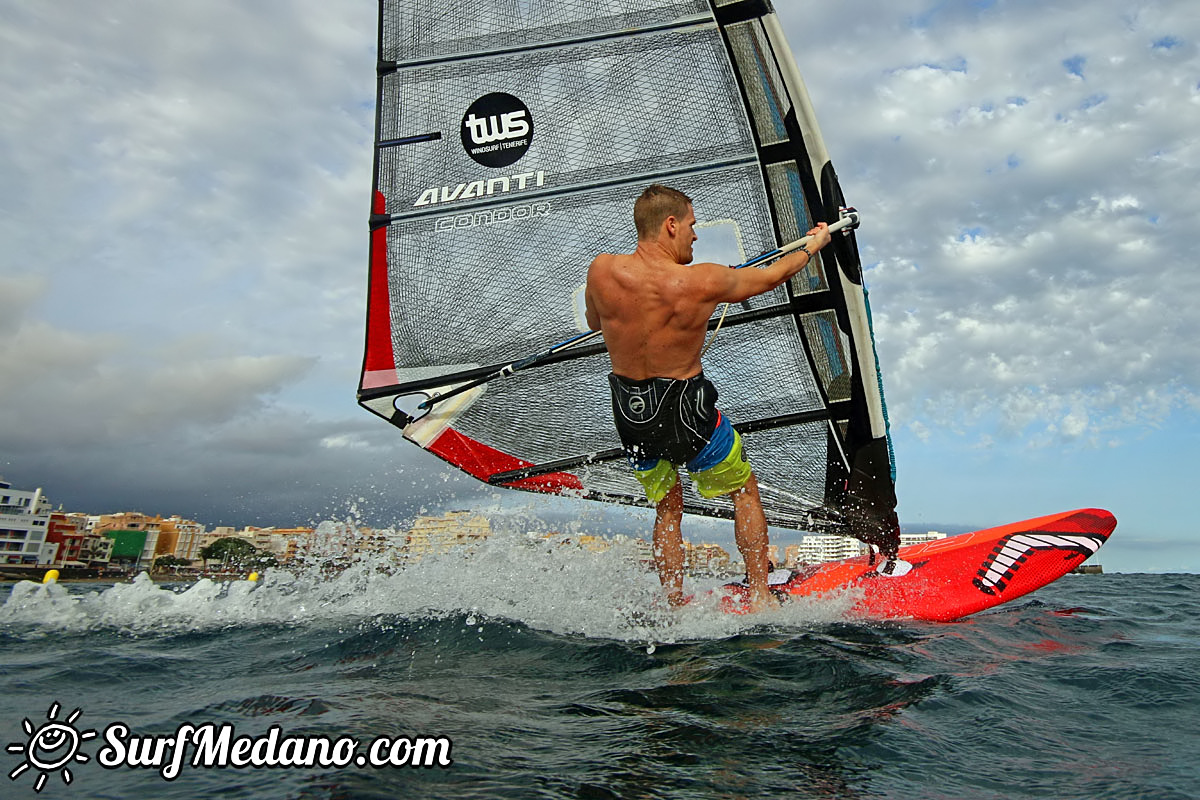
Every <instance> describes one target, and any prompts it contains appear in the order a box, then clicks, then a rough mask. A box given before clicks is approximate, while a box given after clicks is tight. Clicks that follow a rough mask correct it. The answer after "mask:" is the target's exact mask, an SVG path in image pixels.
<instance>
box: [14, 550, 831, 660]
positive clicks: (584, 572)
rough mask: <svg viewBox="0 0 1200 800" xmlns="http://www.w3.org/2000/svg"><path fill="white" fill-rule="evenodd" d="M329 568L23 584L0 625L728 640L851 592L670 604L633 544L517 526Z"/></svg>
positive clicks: (816, 617) (708, 597)
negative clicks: (278, 627)
mask: <svg viewBox="0 0 1200 800" xmlns="http://www.w3.org/2000/svg"><path fill="white" fill-rule="evenodd" d="M328 566H329V565H328V563H323V562H319V561H314V562H312V563H309V564H307V565H305V566H304V567H303V568H301V569H300V570H298V571H294V572H293V571H286V570H283V569H273V570H268V571H267V572H266V573H265V575H264V576H263V577H262V578H260V579H259V581H258V582H257V583H252V582H249V581H232V582H226V583H218V582H214V581H212V580H209V579H201V580H199V581H197V582H195V583H194V584H191V585H189V586H186V587H184V586H180V585H178V584H174V585H172V584H168V585H159V584H156V583H154V582H153V581H152V580H151V579H150V577H149V576H148V575H146V574H145V573H143V574H141V575H139V576H138V577H137V578H136V579H134V581H133V582H132V583H125V584H117V585H114V586H112V587H109V588H104V589H100V590H93V591H90V592H79V591H78V589H76V591H71V590H69V589H68V588H66V587H64V586H59V585H56V584H54V583H50V584H45V585H43V584H34V583H31V582H29V581H22V582H21V583H18V584H16V585H15V586H14V587H13V589H12V592H11V594H10V596H9V598H8V599H7V601H5V603H4V604H3V606H0V625H3V626H4V627H5V628H7V629H12V628H13V627H28V628H36V629H37V630H38V631H41V632H43V633H47V632H83V631H87V630H93V629H104V628H107V629H115V630H118V631H122V632H128V633H168V632H182V631H199V630H212V629H219V628H224V627H231V626H245V625H254V624H264V623H272V624H292V625H320V624H322V623H333V624H344V623H346V622H348V621H353V620H356V619H363V618H370V617H379V616H403V617H409V618H411V617H418V618H445V617H448V616H451V615H460V614H465V615H466V616H467V623H466V624H467V625H469V626H475V625H477V624H482V623H483V622H484V621H486V620H488V619H500V620H509V621H517V622H521V623H523V624H525V625H527V626H529V627H531V628H535V629H540V630H545V631H549V632H552V633H557V634H574V635H583V636H585V637H590V638H606V639H616V640H623V641H644V642H649V643H654V642H659V643H671V642H677V641H682V640H689V639H714V638H724V637H728V636H732V635H735V634H737V633H741V632H745V631H748V630H750V629H753V628H757V627H761V626H764V625H767V626H771V627H807V626H811V625H812V624H814V623H821V622H830V621H837V620H840V619H842V618H844V616H845V615H846V613H847V612H848V611H849V609H850V608H851V607H852V606H853V600H854V596H853V594H852V593H849V592H848V593H845V594H844V595H841V596H838V597H832V598H830V597H826V598H822V599H820V600H797V601H793V602H789V603H788V604H786V605H785V606H783V607H781V608H780V609H778V610H772V611H768V612H764V613H761V614H757V615H748V616H737V615H727V614H723V613H721V612H720V611H719V610H718V600H719V594H718V593H716V592H712V593H709V591H710V590H712V589H714V588H717V587H719V584H720V581H717V580H710V581H708V582H706V583H699V582H695V581H692V580H691V579H689V587H688V588H689V591H692V590H696V591H697V596H696V599H695V601H694V602H692V603H691V604H689V605H688V606H686V607H684V608H682V609H670V608H669V607H667V605H666V604H665V602H664V600H663V596H662V591H661V589H660V587H659V585H658V579H657V577H656V576H655V575H654V574H653V573H651V572H648V571H647V570H645V569H644V568H643V567H641V566H640V565H638V564H637V561H636V554H635V552H634V550H633V548H632V547H631V546H623V545H620V544H618V545H615V546H613V547H612V548H610V549H608V550H606V551H603V552H592V551H589V550H587V549H584V548H582V547H580V546H578V544H577V543H575V542H574V541H573V540H571V539H569V538H564V537H558V538H557V539H554V540H548V539H537V540H531V539H530V538H529V537H528V536H525V535H520V534H515V533H499V534H495V535H493V536H491V537H490V538H488V539H487V540H485V541H484V542H482V543H480V544H479V545H478V546H475V547H473V548H458V549H455V550H452V551H450V552H447V553H442V554H436V555H428V556H426V557H424V558H423V559H421V560H420V561H417V562H415V563H410V564H408V565H405V566H397V564H396V561H395V559H393V558H392V557H390V556H389V555H387V554H382V555H379V554H376V555H365V556H362V557H360V558H358V559H357V560H355V561H354V562H353V563H352V564H350V566H349V567H347V568H345V569H344V570H341V571H340V572H337V573H336V574H333V575H330V574H328V572H329V570H328Z"/></svg>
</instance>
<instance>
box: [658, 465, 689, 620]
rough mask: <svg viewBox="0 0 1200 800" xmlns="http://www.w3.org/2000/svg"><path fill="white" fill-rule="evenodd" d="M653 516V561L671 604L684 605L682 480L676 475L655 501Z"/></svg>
mask: <svg viewBox="0 0 1200 800" xmlns="http://www.w3.org/2000/svg"><path fill="white" fill-rule="evenodd" d="M657 510H658V514H657V516H656V517H655V519H654V564H655V566H656V567H657V568H658V579H659V580H660V581H661V582H662V585H663V588H664V589H666V590H667V601H668V602H669V603H670V604H671V605H672V606H681V605H683V534H682V532H681V531H680V525H681V524H682V523H683V483H682V482H681V481H680V480H678V479H676V480H675V485H674V486H672V487H671V489H670V491H668V492H667V494H666V496H665V497H664V498H663V499H662V500H660V501H658V506H657Z"/></svg>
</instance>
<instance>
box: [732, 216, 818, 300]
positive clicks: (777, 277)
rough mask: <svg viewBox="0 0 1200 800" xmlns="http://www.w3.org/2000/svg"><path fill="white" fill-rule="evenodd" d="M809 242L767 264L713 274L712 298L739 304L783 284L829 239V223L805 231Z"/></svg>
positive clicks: (803, 266) (802, 267)
mask: <svg viewBox="0 0 1200 800" xmlns="http://www.w3.org/2000/svg"><path fill="white" fill-rule="evenodd" d="M806 236H807V237H808V239H809V241H808V242H806V243H805V247H804V249H800V250H793V251H792V252H790V253H788V254H787V255H785V256H783V257H782V258H780V259H778V260H776V261H775V262H773V263H772V264H771V265H770V266H767V267H761V268H755V267H746V268H744V269H730V270H725V271H724V272H718V273H716V274H715V275H714V277H715V278H716V279H717V280H716V283H717V285H716V286H714V287H713V288H714V290H715V293H716V295H717V296H716V297H715V300H716V301H717V302H718V303H740V302H741V301H743V300H749V299H750V298H751V297H754V296H755V295H759V294H762V293H763V292H769V291H770V290H772V289H774V288H775V287H776V286H779V285H780V284H782V283H784V282H785V281H787V280H788V279H790V278H791V277H792V276H793V275H795V274H796V273H798V272H800V271H801V270H802V269H804V268H805V267H807V266H808V264H809V261H810V260H811V259H812V258H813V257H815V255H816V253H817V251H818V250H820V249H821V248H823V247H824V246H825V245H827V244H829V242H830V235H829V226H828V225H827V224H825V223H824V222H820V223H817V227H815V228H813V229H812V230H810V231H809V232H808V234H806Z"/></svg>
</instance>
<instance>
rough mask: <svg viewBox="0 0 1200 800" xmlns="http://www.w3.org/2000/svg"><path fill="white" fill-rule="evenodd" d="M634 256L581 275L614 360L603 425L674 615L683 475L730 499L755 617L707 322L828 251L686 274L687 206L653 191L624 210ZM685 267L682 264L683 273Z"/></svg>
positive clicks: (751, 570)
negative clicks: (711, 371)
mask: <svg viewBox="0 0 1200 800" xmlns="http://www.w3.org/2000/svg"><path fill="white" fill-rule="evenodd" d="M633 219H634V225H635V226H636V228H637V234H638V244H637V250H636V251H634V252H633V253H630V254H625V255H610V254H602V255H599V256H597V257H596V260H595V261H593V262H592V265H591V267H589V268H588V277H587V289H586V294H585V297H586V301H587V321H588V325H590V326H591V327H592V328H593V329H599V330H601V331H603V333H604V341H605V344H606V345H607V347H608V354H609V356H610V358H611V359H612V370H613V371H612V374H611V375H610V376H609V383H610V385H611V388H612V397H613V418H614V421H615V423H616V426H617V432H618V434H619V435H620V437H621V443H622V444H623V445H624V447H625V450H626V452H627V454H628V455H629V459H630V462H631V464H632V465H633V468H634V471H635V474H636V475H637V478H638V481H639V482H640V483H641V484H642V486H643V487H644V488H645V490H646V496H647V498H649V500H650V502H652V503H654V504H655V505H656V507H657V511H658V513H657V517H656V519H655V522H654V560H655V564H656V566H657V569H658V577H659V580H660V581H661V582H662V585H663V588H664V589H666V591H667V599H668V601H669V602H670V604H671V605H672V606H679V605H682V604H683V603H684V602H685V600H684V595H683V538H682V533H681V530H680V523H681V522H682V520H683V488H682V486H681V485H680V483H679V472H678V466H679V465H681V464H683V465H686V467H687V470H688V472H689V474H690V475H691V477H692V480H693V481H694V482H695V484H696V488H697V490H698V491H699V492H700V494H701V495H702V496H704V497H717V496H719V495H723V494H728V495H731V496H732V499H733V506H734V534H735V539H736V541H737V546H738V549H739V550H740V551H741V553H742V557H743V559H744V560H745V562H746V579H747V582H748V583H749V585H750V592H751V603H752V607H753V608H755V609H759V608H763V607H764V606H765V605H766V604H767V603H768V601H770V598H771V595H770V592H769V590H768V589H767V572H768V569H769V567H768V561H767V521H766V517H765V516H764V515H763V510H762V501H761V500H760V499H759V495H758V483H757V481H756V480H755V477H754V473H753V471H752V470H751V469H750V465H749V463H748V462H747V460H746V457H745V455H744V454H743V452H742V440H741V437H740V436H739V435H738V433H737V432H736V431H734V430H733V427H732V425H731V424H730V421H729V419H728V418H727V417H726V416H725V415H723V414H722V413H721V412H720V411H718V410H717V409H716V405H715V403H716V400H717V391H716V388H715V387H713V385H712V383H710V382H709V381H708V380H706V379H705V377H704V373H703V372H702V370H701V364H700V351H701V348H702V347H703V344H704V337H705V333H706V331H707V324H708V320H709V317H711V316H712V313H713V311H714V310H715V309H716V307H717V306H718V305H719V304H720V303H737V302H741V301H742V300H746V299H748V298H750V297H753V296H755V295H757V294H761V293H763V292H766V291H770V290H771V289H774V288H775V287H776V286H779V285H780V284H781V283H783V282H784V281H786V280H788V279H789V278H791V277H792V276H793V275H795V274H796V273H797V272H799V271H800V270H802V269H804V267H805V266H807V265H808V263H809V261H810V260H811V259H812V258H813V254H814V253H815V252H816V251H818V250H820V249H821V248H822V247H824V246H825V245H826V244H828V243H829V231H828V229H827V228H828V226H827V225H826V224H825V223H820V224H819V225H817V227H815V228H813V229H812V230H811V231H809V235H810V236H811V237H812V241H811V242H809V243H808V244H807V245H806V246H805V247H802V248H801V249H799V250H796V251H793V252H792V253H789V254H788V255H786V256H784V257H783V258H780V259H778V260H777V261H775V262H774V263H773V264H771V265H770V266H768V267H765V268H761V269H757V268H747V269H737V270H735V269H730V268H729V267H726V266H722V265H720V264H707V263H704V264H691V261H692V245H693V243H694V242H695V241H696V234H695V232H694V231H693V226H695V224H696V215H695V213H694V210H693V208H692V201H691V200H690V199H689V198H688V197H687V196H686V195H685V194H683V193H682V192H679V191H677V190H675V189H670V188H668V187H665V186H660V185H657V184H655V185H653V186H650V187H649V188H647V189H646V191H645V192H643V193H642V195H641V197H639V198H638V199H637V201H636V202H635V203H634V207H633ZM689 265H690V266H689Z"/></svg>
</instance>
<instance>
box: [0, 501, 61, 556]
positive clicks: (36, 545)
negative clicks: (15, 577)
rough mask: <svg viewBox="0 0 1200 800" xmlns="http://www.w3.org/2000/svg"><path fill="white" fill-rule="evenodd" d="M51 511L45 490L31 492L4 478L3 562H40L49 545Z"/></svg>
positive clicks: (1, 514)
mask: <svg viewBox="0 0 1200 800" xmlns="http://www.w3.org/2000/svg"><path fill="white" fill-rule="evenodd" d="M50 510H51V509H50V501H48V500H47V499H46V498H45V496H43V495H42V490H41V489H35V490H34V491H32V492H27V491H22V490H20V489H13V488H12V486H11V485H10V484H9V483H8V482H7V481H0V564H37V563H38V561H39V556H41V555H42V548H43V545H44V544H46V531H47V530H48V529H49V525H50ZM54 549H55V550H56V549H57V548H54ZM48 555H49V556H50V557H51V558H53V556H54V554H53V553H48Z"/></svg>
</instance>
